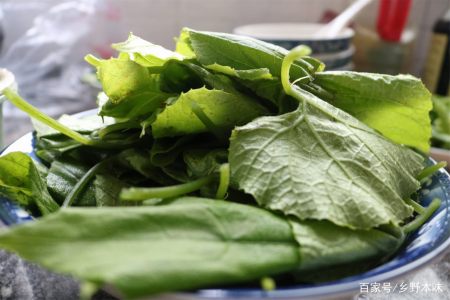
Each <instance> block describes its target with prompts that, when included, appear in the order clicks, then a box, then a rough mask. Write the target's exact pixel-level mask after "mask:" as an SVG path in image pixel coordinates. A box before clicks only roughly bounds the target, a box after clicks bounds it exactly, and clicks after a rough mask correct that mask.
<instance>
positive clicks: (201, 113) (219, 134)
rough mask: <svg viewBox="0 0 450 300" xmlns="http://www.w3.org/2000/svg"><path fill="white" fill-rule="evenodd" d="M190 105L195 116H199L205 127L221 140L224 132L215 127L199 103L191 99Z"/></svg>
mask: <svg viewBox="0 0 450 300" xmlns="http://www.w3.org/2000/svg"><path fill="white" fill-rule="evenodd" d="M190 106H191V109H192V112H193V113H194V114H195V115H196V116H197V118H199V120H200V121H201V122H202V123H203V125H205V127H206V128H208V129H209V130H210V131H211V132H212V133H213V134H214V135H215V136H216V137H217V139H219V141H223V140H224V134H223V132H222V130H221V129H220V128H219V127H217V126H216V124H214V123H213V121H211V119H210V118H209V117H208V116H207V115H206V114H205V112H204V111H203V109H202V108H201V107H200V105H198V104H197V102H195V101H191V102H190Z"/></svg>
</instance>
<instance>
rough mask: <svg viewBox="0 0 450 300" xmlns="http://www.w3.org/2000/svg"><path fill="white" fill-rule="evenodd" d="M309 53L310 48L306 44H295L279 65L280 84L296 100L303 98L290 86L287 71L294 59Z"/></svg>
mask: <svg viewBox="0 0 450 300" xmlns="http://www.w3.org/2000/svg"><path fill="white" fill-rule="evenodd" d="M310 53H311V48H309V47H308V46H305V45H300V46H297V47H295V48H294V49H292V50H291V51H290V52H289V53H288V54H287V55H286V56H285V57H284V59H283V63H282V65H281V84H282V85H283V89H284V91H285V92H286V94H288V95H291V96H293V97H294V98H296V99H297V100H301V99H303V96H302V95H301V94H300V93H298V92H297V91H295V90H294V89H293V88H292V85H291V82H290V75H289V71H290V69H291V66H292V64H293V63H294V61H295V60H296V59H298V58H301V57H302V56H307V55H309V54H310Z"/></svg>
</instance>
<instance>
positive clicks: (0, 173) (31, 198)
mask: <svg viewBox="0 0 450 300" xmlns="http://www.w3.org/2000/svg"><path fill="white" fill-rule="evenodd" d="M0 195H2V196H5V197H7V198H9V199H11V200H14V201H16V202H18V203H19V204H20V205H23V206H25V207H32V206H34V205H36V206H37V207H38V208H39V210H40V212H41V213H42V214H43V215H46V214H49V213H52V212H55V211H57V210H58V209H59V205H58V204H57V203H56V202H55V201H54V200H53V198H52V197H51V196H50V194H49V193H48V191H47V186H46V184H45V180H44V179H43V178H42V177H41V175H40V174H39V171H38V169H37V168H36V166H35V164H34V162H33V160H32V159H31V158H30V156H28V155H27V154H25V153H22V152H12V153H9V154H7V155H5V156H2V157H0Z"/></svg>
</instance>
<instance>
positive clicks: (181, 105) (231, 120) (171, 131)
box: [152, 88, 267, 138]
mask: <svg viewBox="0 0 450 300" xmlns="http://www.w3.org/2000/svg"><path fill="white" fill-rule="evenodd" d="M193 105H197V106H198V107H199V108H200V109H201V110H202V111H203V113H204V114H205V115H206V117H208V118H209V120H210V121H211V122H212V123H213V125H214V127H215V129H217V130H223V131H228V130H231V129H232V128H233V127H234V126H236V125H242V124H245V123H247V122H249V121H251V120H253V119H254V118H256V117H258V116H261V115H264V114H267V111H266V110H265V108H264V107H262V106H261V105H259V104H258V103H257V102H256V101H254V100H253V99H251V98H247V97H244V96H241V95H236V94H233V93H227V92H225V91H221V90H208V89H206V88H200V89H193V90H190V91H189V92H187V93H182V94H181V95H180V97H179V98H178V100H177V101H176V102H175V103H174V104H172V105H168V106H167V107H166V109H165V110H164V111H163V112H161V113H160V114H159V115H158V116H157V118H156V121H155V122H154V123H153V124H152V132H153V136H154V137H156V138H161V137H170V136H179V135H185V134H195V133H201V132H208V131H214V130H215V129H212V128H209V127H207V126H206V125H205V124H204V123H203V120H202V121H201V120H200V119H199V118H198V117H197V115H196V114H195V113H194V111H193Z"/></svg>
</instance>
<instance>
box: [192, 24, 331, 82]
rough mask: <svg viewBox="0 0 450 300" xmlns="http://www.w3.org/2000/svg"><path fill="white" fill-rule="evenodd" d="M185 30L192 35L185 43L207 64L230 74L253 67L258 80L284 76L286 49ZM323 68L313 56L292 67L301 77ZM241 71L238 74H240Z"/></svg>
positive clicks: (235, 37) (244, 38)
mask: <svg viewBox="0 0 450 300" xmlns="http://www.w3.org/2000/svg"><path fill="white" fill-rule="evenodd" d="M185 32H187V33H188V35H189V37H188V38H187V37H186V36H185V37H184V38H185V40H186V39H188V42H185V44H187V45H189V46H190V47H191V48H192V50H193V52H194V53H195V55H196V58H197V59H198V60H199V61H200V63H201V64H202V65H204V66H216V67H215V69H217V68H219V70H220V71H223V68H228V69H227V70H228V71H229V72H228V74H229V73H230V72H238V71H240V70H249V73H250V75H251V77H250V78H251V79H258V78H261V76H263V77H262V78H270V75H272V76H275V77H279V76H280V75H281V73H280V71H281V63H282V60H283V58H284V56H285V55H286V54H287V53H288V51H287V50H286V49H284V48H281V47H278V46H275V45H273V44H270V43H266V42H263V41H259V40H256V39H253V38H250V37H244V36H238V35H233V34H226V33H217V32H206V31H195V30H191V29H185ZM187 33H186V34H187ZM218 66H221V67H218ZM220 68H222V69H220ZM264 69H267V70H269V72H265V71H263V70H264ZM322 69H323V65H322V64H321V63H320V62H319V61H317V60H314V59H312V58H302V59H301V60H298V61H297V62H296V63H295V65H294V66H293V67H292V74H293V75H292V76H293V78H294V79H297V78H300V77H304V76H307V75H308V74H311V73H314V72H315V71H320V70H322ZM231 70H234V71H231ZM225 73H227V72H225ZM238 73H239V72H238ZM238 73H235V74H234V75H239V74H238ZM247 75H248V74H247ZM255 75H259V76H255ZM238 77H239V76H238ZM245 79H249V78H245ZM305 79H306V78H305Z"/></svg>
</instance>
